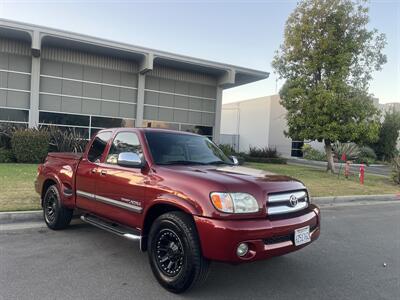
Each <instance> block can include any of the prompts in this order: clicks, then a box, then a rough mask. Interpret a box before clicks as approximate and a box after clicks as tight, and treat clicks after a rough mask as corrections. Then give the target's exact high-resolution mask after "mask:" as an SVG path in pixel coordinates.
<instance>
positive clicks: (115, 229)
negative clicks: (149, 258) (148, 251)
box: [81, 214, 142, 249]
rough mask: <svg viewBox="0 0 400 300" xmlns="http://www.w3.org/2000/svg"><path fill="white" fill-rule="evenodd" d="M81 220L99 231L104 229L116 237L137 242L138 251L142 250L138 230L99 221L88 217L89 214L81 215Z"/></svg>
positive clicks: (90, 216)
mask: <svg viewBox="0 0 400 300" xmlns="http://www.w3.org/2000/svg"><path fill="white" fill-rule="evenodd" d="M81 220H82V221H83V222H85V223H88V224H91V225H93V226H96V227H98V228H100V229H104V230H106V231H108V232H111V233H114V234H116V235H119V236H121V237H124V238H127V239H129V240H133V241H139V242H140V249H142V247H141V242H142V236H141V234H140V231H139V230H136V229H134V228H129V227H126V226H124V225H121V224H117V223H115V222H112V221H106V220H104V219H100V218H98V217H96V216H94V215H90V214H85V215H82V216H81Z"/></svg>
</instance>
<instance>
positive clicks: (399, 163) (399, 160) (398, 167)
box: [392, 155, 400, 184]
mask: <svg viewBox="0 0 400 300" xmlns="http://www.w3.org/2000/svg"><path fill="white" fill-rule="evenodd" d="M392 179H393V181H394V183H396V184H400V155H398V156H396V157H395V158H393V162H392Z"/></svg>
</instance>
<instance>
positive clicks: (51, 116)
mask: <svg viewBox="0 0 400 300" xmlns="http://www.w3.org/2000/svg"><path fill="white" fill-rule="evenodd" d="M39 122H40V123H47V124H60V125H77V126H89V116H82V115H70V114H57V113H49V112H40V113H39Z"/></svg>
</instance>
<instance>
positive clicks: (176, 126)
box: [143, 121, 179, 130]
mask: <svg viewBox="0 0 400 300" xmlns="http://www.w3.org/2000/svg"><path fill="white" fill-rule="evenodd" d="M143 127H149V128H150V127H151V128H162V129H172V130H179V124H176V123H168V122H160V121H144V122H143Z"/></svg>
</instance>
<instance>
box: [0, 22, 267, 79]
mask: <svg viewBox="0 0 400 300" xmlns="http://www.w3.org/2000/svg"><path fill="white" fill-rule="evenodd" d="M0 26H7V27H10V28H11V29H20V30H26V31H35V30H36V31H40V32H42V33H44V34H49V35H55V36H57V35H59V36H60V37H64V38H67V39H68V38H70V39H77V40H79V39H81V40H82V41H84V42H85V41H86V42H90V40H92V42H95V43H98V44H99V46H100V45H101V44H102V43H103V45H102V46H106V47H112V45H115V46H116V47H118V48H120V50H125V51H131V52H139V53H142V54H147V53H153V54H154V55H156V56H160V57H164V58H169V59H175V60H178V61H179V60H180V61H184V62H188V63H199V64H203V65H206V66H209V67H214V68H221V69H224V70H226V69H234V70H236V71H239V72H242V73H247V74H253V75H258V76H260V77H265V78H267V77H268V76H269V73H268V72H265V71H260V70H255V69H251V68H245V67H241V66H235V65H231V64H226V63H220V62H216V61H212V60H206V59H202V58H196V57H192V56H188V55H183V54H176V53H172V52H168V51H162V50H157V49H152V48H147V47H142V46H137V45H132V44H128V43H123V42H118V41H113V40H109V39H105V38H100V37H95V36H91V35H87V34H81V33H76V32H71V31H67V30H62V29H55V28H51V27H46V26H41V25H35V24H30V23H25V22H20V21H14V20H9V19H4V18H0ZM68 36H69V37H68ZM107 44H109V45H107Z"/></svg>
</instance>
